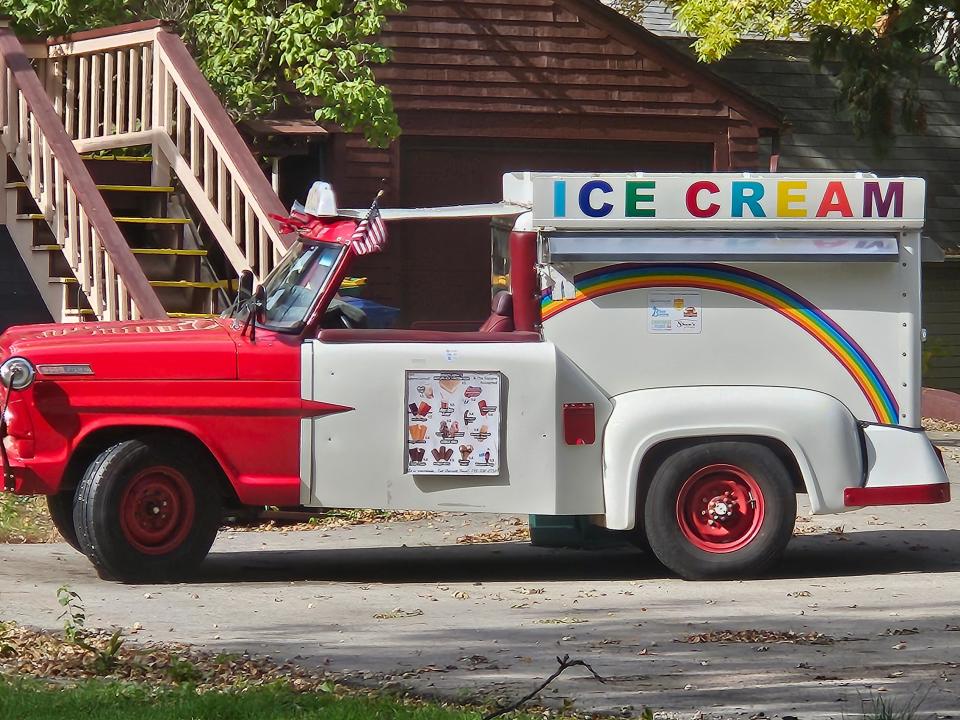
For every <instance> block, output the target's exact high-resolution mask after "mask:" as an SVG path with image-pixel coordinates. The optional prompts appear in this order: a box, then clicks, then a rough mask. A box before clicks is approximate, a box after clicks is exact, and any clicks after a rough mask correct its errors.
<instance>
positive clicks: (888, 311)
mask: <svg viewBox="0 0 960 720" xmlns="http://www.w3.org/2000/svg"><path fill="white" fill-rule="evenodd" d="M504 193H505V194H504V201H505V203H509V204H512V205H515V206H521V207H525V208H529V210H528V211H527V212H525V213H523V214H521V215H520V216H519V217H518V218H517V221H516V225H515V230H516V231H517V232H535V233H537V235H538V245H539V263H538V268H537V271H538V274H539V277H540V292H541V302H540V307H541V313H542V328H541V333H542V337H541V338H540V341H539V342H516V343H513V342H482V341H479V342H471V341H463V339H462V338H457V339H456V340H451V341H450V342H442V341H440V342H437V341H430V342H420V341H417V340H416V339H415V336H414V335H411V341H410V342H403V341H402V338H400V341H396V340H395V341H393V342H389V343H378V342H366V343H364V342H358V343H351V342H346V343H336V344H331V343H326V342H324V341H323V339H322V338H321V339H318V340H314V341H310V342H307V343H305V344H304V347H303V367H302V370H303V373H302V377H303V398H304V400H313V401H320V400H322V401H324V402H333V403H338V404H341V405H344V406H347V407H349V408H352V409H354V410H353V411H352V412H345V413H341V414H331V415H328V416H324V417H317V418H312V419H306V420H304V421H303V426H302V443H301V445H302V448H303V450H302V458H301V470H302V473H301V476H302V492H301V501H302V502H303V504H304V505H308V506H314V507H323V506H326V507H377V508H396V509H428V510H451V511H452V510H456V511H480V512H508V513H531V514H540V515H589V516H591V518H592V521H593V522H595V523H596V524H599V525H603V526H605V527H607V528H610V529H622V530H625V529H630V528H633V527H634V526H635V525H636V524H637V522H638V518H637V508H638V506H639V501H640V499H641V497H640V495H641V493H642V492H643V483H644V462H646V461H647V459H648V458H650V457H652V453H653V454H655V452H656V449H657V448H662V447H664V443H677V442H684V441H692V442H697V441H702V440H704V439H711V438H712V439H717V438H733V439H738V438H739V439H742V438H753V439H756V440H758V441H760V442H762V443H764V444H766V445H768V446H770V447H772V448H774V449H775V450H776V451H777V453H778V454H779V456H780V457H781V459H782V460H783V461H784V463H785V464H787V465H788V466H789V468H790V470H791V472H793V473H794V474H795V475H796V481H797V489H798V490H801V491H805V492H806V493H807V494H808V495H809V498H810V504H811V507H812V509H813V512H815V513H835V512H841V511H844V510H847V509H851V508H853V507H858V506H863V505H868V504H879V503H882V504H896V503H900V502H903V503H909V502H938V501H943V500H944V499H946V497H949V491H948V490H946V489H945V488H947V487H948V486H947V485H946V483H947V478H946V475H945V473H944V470H943V467H942V464H941V463H940V462H939V461H938V459H937V455H936V453H935V451H934V449H933V447H932V446H931V445H930V443H929V442H928V441H927V439H926V437H925V436H924V434H923V432H922V430H921V429H920V422H921V418H920V391H921V377H920V345H921V337H920V336H921V328H920V263H921V234H920V232H921V228H922V223H923V207H924V198H923V193H924V185H923V181H922V180H919V179H916V178H897V179H892V180H891V179H878V178H875V177H872V176H869V175H861V174H850V175H829V176H828V175H791V176H781V175H743V174H720V175H718V174H704V175H695V176H691V175H645V174H642V173H638V174H632V175H625V174H618V175H588V174H536V173H514V174H510V175H507V176H505V178H504ZM385 212H387V211H385ZM491 214H492V213H491ZM385 217H387V219H388V220H389V215H388V214H387V215H385ZM455 251H456V250H455V247H454V246H453V245H451V252H455ZM427 371H429V372H434V373H436V379H437V380H439V379H442V378H449V377H454V378H455V377H456V376H457V373H465V374H466V375H465V376H464V377H470V373H488V374H490V373H497V374H499V377H500V378H501V380H500V393H501V396H500V397H501V403H502V407H501V408H500V411H501V415H500V419H499V426H498V427H499V432H500V437H499V443H500V444H499V454H500V457H499V465H498V466H497V471H496V473H495V474H489V473H487V474H483V473H481V472H480V471H478V472H476V473H473V472H469V471H461V469H459V468H457V466H456V458H454V459H453V460H448V461H447V463H448V466H449V468H450V469H449V472H444V469H443V467H433V465H441V466H442V465H443V464H444V463H443V461H442V458H443V452H442V448H441V452H440V458H441V460H440V461H432V460H431V459H430V456H429V454H427V455H426V456H425V457H422V453H421V455H420V456H418V455H417V451H416V448H415V447H414V445H415V444H416V443H418V442H419V443H426V444H427V445H429V443H430V442H432V441H433V440H432V438H427V439H426V440H423V439H417V438H416V437H414V436H412V435H411V430H410V426H411V424H416V423H418V422H424V423H425V422H427V420H425V419H423V418H420V417H419V416H417V415H414V416H411V415H410V413H411V412H413V411H414V410H416V409H417V408H416V407H415V406H416V403H417V401H418V398H416V397H413V398H412V397H410V395H411V388H410V385H409V383H408V381H407V378H408V377H409V376H410V375H409V374H410V373H417V372H427ZM423 392H431V391H425V390H423V389H422V388H421V395H422V393H423ZM420 400H421V401H422V398H420ZM411 401H413V402H411ZM463 402H469V399H467V400H463ZM428 404H429V403H428ZM585 407H589V411H590V412H592V420H591V422H592V423H593V430H594V431H595V437H594V438H592V439H591V438H588V439H589V440H590V441H589V442H586V441H582V440H573V441H571V439H570V438H571V436H570V433H568V432H567V431H568V429H569V428H568V427H567V424H568V423H573V422H575V421H574V420H571V418H572V417H573V416H574V415H576V413H577V412H579V411H580V410H582V409H583V408H585ZM408 408H413V409H412V410H408ZM577 408H580V410H578V409H577ZM461 409H462V407H461ZM436 411H437V410H436V408H432V409H431V410H430V411H429V412H430V413H434V412H436ZM579 417H580V420H579V421H576V422H578V423H580V424H578V429H579V430H582V429H583V428H582V421H583V420H582V418H583V416H582V415H581V416H579ZM431 427H434V426H431ZM433 434H434V435H437V436H438V437H439V433H433ZM574 434H576V433H574ZM414 435H416V433H414ZM454 440H456V438H454ZM433 442H444V441H443V440H437V441H433ZM464 442H466V441H465V440H460V441H458V442H456V443H455V442H448V444H450V445H451V446H452V447H454V448H456V447H457V445H458V444H459V445H460V447H461V448H462V447H463V446H464ZM571 442H574V443H575V444H570V443H571ZM468 447H470V448H471V451H474V450H475V449H474V448H473V446H472V445H469V446H468ZM478 448H479V445H478ZM411 450H413V454H411ZM416 457H421V460H420V461H414V460H411V458H416ZM465 457H466V456H465ZM418 462H419V464H418ZM464 465H466V460H465V461H464ZM468 470H469V468H468ZM878 489H884V490H883V491H881V492H878V491H877V490H878ZM864 490H866V491H867V492H863V491H864ZM944 493H946V497H944ZM938 498H939V499H938Z"/></svg>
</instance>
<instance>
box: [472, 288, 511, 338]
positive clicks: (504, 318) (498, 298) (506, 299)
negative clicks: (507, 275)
mask: <svg viewBox="0 0 960 720" xmlns="http://www.w3.org/2000/svg"><path fill="white" fill-rule="evenodd" d="M480 332H483V333H487V332H513V295H511V294H510V293H509V292H507V291H506V290H501V291H499V292H498V293H497V294H496V295H494V296H493V303H492V308H491V312H490V317H488V318H487V320H486V322H484V323H483V325H481V326H480Z"/></svg>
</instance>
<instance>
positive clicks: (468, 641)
mask: <svg viewBox="0 0 960 720" xmlns="http://www.w3.org/2000/svg"><path fill="white" fill-rule="evenodd" d="M953 442H954V441H946V442H945V443H944V444H947V445H949V444H952V443H953ZM949 455H950V453H948V456H949ZM949 465H950V467H949V469H950V473H951V476H952V477H953V478H954V480H955V482H956V481H957V480H960V465H958V464H957V462H956V461H955V460H951V461H950V463H949ZM957 495H958V492H957V490H956V488H955V489H954V496H955V497H956V496H957ZM498 519H499V518H495V517H492V516H466V515H450V516H444V517H443V518H441V519H436V520H428V521H422V522H416V523H393V524H384V525H381V526H374V525H369V526H358V527H352V528H340V529H336V530H329V531H308V532H290V533H286V534H281V533H277V532H273V533H230V532H228V533H224V534H223V535H222V536H221V537H220V538H219V539H218V541H217V543H216V545H215V546H214V552H213V554H212V555H211V556H210V558H209V560H208V561H207V562H206V563H205V565H204V567H203V570H202V575H201V576H200V577H199V578H198V579H197V580H196V581H195V582H191V583H188V584H177V585H159V586H124V585H119V584H115V583H109V582H104V581H101V580H99V579H98V578H97V576H96V574H95V573H94V572H93V570H92V568H91V567H90V565H89V564H88V563H87V561H86V560H85V558H83V557H82V556H80V555H79V554H77V553H75V552H74V551H73V550H71V549H70V548H69V547H67V546H66V545H34V546H0V619H12V620H16V621H18V622H21V623H26V624H32V625H37V626H42V627H49V628H56V627H59V623H58V621H57V615H58V614H59V612H60V608H59V607H58V605H57V601H56V589H57V587H58V586H59V585H61V584H64V583H67V584H69V585H70V586H71V588H73V589H74V590H76V591H77V592H79V593H80V595H81V596H82V597H83V600H84V604H85V606H86V609H87V616H88V624H90V625H98V626H109V625H120V626H123V627H126V628H133V627H134V625H135V623H139V624H140V625H141V626H142V629H140V630H138V631H137V632H136V633H135V634H134V637H135V638H137V639H139V640H170V641H182V642H190V643H194V644H196V645H198V646H202V647H208V648H211V649H223V650H227V651H240V650H247V651H251V652H256V653H263V654H270V655H273V656H277V657H284V658H294V659H298V660H300V661H302V662H304V663H309V664H315V665H320V666H323V667H325V668H327V669H329V670H330V671H332V672H337V673H345V674H349V675H350V676H352V677H353V678H354V679H357V680H360V681H368V682H390V683H399V684H401V685H403V686H409V687H412V688H414V689H416V690H418V691H420V692H424V693H427V694H432V693H440V694H443V695H445V696H447V697H452V698H455V699H470V698H480V697H482V698H487V699H489V698H494V699H496V698H503V699H506V700H512V699H514V698H517V697H520V696H522V695H523V694H525V693H526V692H528V691H529V690H531V689H533V687H535V686H536V684H538V682H539V681H540V679H542V678H544V677H546V676H547V675H549V674H550V673H551V672H552V671H553V670H554V669H555V668H556V660H555V657H556V656H557V655H563V654H567V653H569V654H570V656H571V657H573V658H581V659H583V660H586V661H587V662H589V663H590V664H591V665H592V666H593V667H594V669H595V670H596V671H597V672H598V673H600V675H602V676H603V677H604V678H606V680H607V682H606V683H605V684H600V683H598V682H597V681H596V680H594V679H592V678H591V677H590V676H589V674H588V673H587V672H585V671H584V670H583V669H582V668H572V669H570V670H568V671H567V672H566V673H565V674H564V675H563V676H562V677H561V678H560V679H559V680H558V681H556V682H555V683H554V684H553V685H551V687H550V688H548V690H547V692H546V693H545V697H546V699H547V700H548V701H549V702H550V703H551V704H553V703H558V704H559V703H561V702H572V703H574V705H575V707H577V708H579V709H582V710H588V711H607V712H617V713H619V712H622V713H624V714H633V713H639V711H640V710H641V709H642V708H643V707H645V706H649V707H651V708H653V709H655V710H662V711H664V712H665V713H668V714H667V715H665V717H674V716H676V717H696V716H697V713H698V712H701V711H702V713H703V717H714V716H717V717H724V718H726V717H734V718H738V717H752V716H758V713H760V712H763V713H765V714H766V716H767V717H773V716H781V717H787V716H793V717H797V718H801V720H806V719H809V718H826V717H833V718H839V717H841V714H845V715H846V716H847V717H858V716H859V711H860V707H861V705H860V703H861V700H866V699H868V698H871V697H878V696H879V697H883V698H884V699H886V700H889V701H894V702H898V703H904V702H908V701H919V700H923V703H922V706H921V707H922V709H923V710H924V711H926V712H929V713H931V715H932V716H936V715H939V716H941V717H949V716H953V717H958V716H960V697H958V692H960V665H958V663H960V611H958V604H960V529H958V527H960V526H958V523H957V510H956V509H955V506H954V505H953V504H948V505H939V506H931V507H916V508H908V509H904V508H892V509H876V510H865V511H858V512H856V513H850V514H846V515H841V516H827V517H822V518H814V519H812V520H809V521H806V522H800V523H799V524H798V528H800V530H801V532H802V533H803V534H801V535H800V536H798V537H797V538H795V539H794V541H793V542H792V543H791V545H790V548H789V551H788V553H787V556H786V558H785V559H784V561H783V563H782V564H781V566H780V567H779V568H778V569H777V570H776V572H775V573H774V574H773V575H771V576H770V577H768V578H765V579H761V580H754V581H750V582H716V583H689V582H684V581H681V580H677V579H675V578H673V577H671V576H670V575H669V574H668V573H667V572H666V571H665V570H664V569H663V568H662V567H660V566H659V565H658V564H657V563H656V562H655V561H654V560H653V559H652V558H650V557H649V556H645V555H644V554H642V553H640V552H637V551H635V550H630V549H614V550H602V551H568V550H544V549H537V548H533V547H530V546H529V545H526V544H523V543H497V544H487V545H458V544H456V539H457V538H458V537H460V536H463V535H465V534H468V533H474V532H479V531H482V530H485V529H488V528H489V526H490V525H491V524H492V523H493V522H495V521H496V520H498ZM840 526H842V528H843V529H842V532H841V531H840V530H838V528H839V527H840ZM747 631H762V632H747ZM731 633H732V634H731ZM787 633H794V635H793V636H790V635H788V634H787ZM798 638H799V639H800V640H802V641H804V642H803V643H798V642H795V641H796V640H797V639H798ZM688 639H694V640H696V639H700V640H706V642H684V641H685V640H688ZM733 640H747V642H733Z"/></svg>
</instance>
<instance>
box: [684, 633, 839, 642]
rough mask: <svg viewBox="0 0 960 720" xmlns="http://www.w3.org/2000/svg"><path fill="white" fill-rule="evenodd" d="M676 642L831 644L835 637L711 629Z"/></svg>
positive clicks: (821, 634) (817, 634) (820, 634)
mask: <svg viewBox="0 0 960 720" xmlns="http://www.w3.org/2000/svg"><path fill="white" fill-rule="evenodd" d="M676 642H682V643H690V644H700V643H750V644H773V645H781V644H792V645H832V644H833V643H835V642H836V638H833V637H831V636H829V635H824V634H823V633H818V632H808V633H798V632H794V631H793V630H787V631H786V632H781V631H778V630H713V631H711V632H705V633H697V634H695V635H688V636H687V637H685V638H683V639H682V640H677V641H676Z"/></svg>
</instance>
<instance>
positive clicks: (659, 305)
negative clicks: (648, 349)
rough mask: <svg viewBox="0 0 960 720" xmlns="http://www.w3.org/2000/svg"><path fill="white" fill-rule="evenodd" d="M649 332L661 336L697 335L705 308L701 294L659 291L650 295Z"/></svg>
mask: <svg viewBox="0 0 960 720" xmlns="http://www.w3.org/2000/svg"><path fill="white" fill-rule="evenodd" d="M648 304H649V309H648V311H647V330H648V331H649V332H652V333H659V334H665V333H666V334H675V335H696V334H699V332H700V323H701V320H702V315H703V308H702V306H701V304H700V293H690V292H669V291H657V292H651V293H649V295H648Z"/></svg>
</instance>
